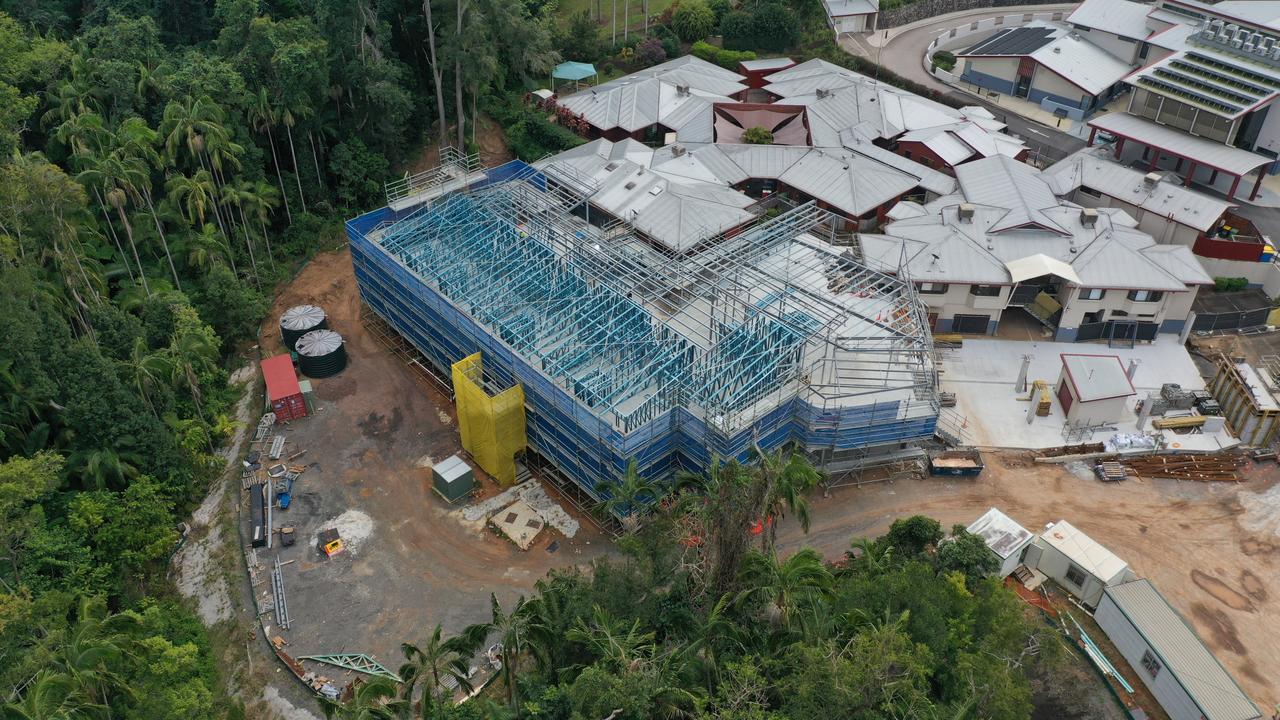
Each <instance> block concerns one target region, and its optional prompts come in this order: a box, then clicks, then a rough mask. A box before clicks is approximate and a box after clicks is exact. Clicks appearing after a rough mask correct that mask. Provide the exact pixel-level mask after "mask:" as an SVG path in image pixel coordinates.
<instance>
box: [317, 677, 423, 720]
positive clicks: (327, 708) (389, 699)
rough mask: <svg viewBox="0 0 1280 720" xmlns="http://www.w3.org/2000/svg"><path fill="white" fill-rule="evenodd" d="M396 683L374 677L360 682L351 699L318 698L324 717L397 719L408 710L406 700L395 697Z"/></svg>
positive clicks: (364, 719)
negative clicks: (343, 700) (337, 700)
mask: <svg viewBox="0 0 1280 720" xmlns="http://www.w3.org/2000/svg"><path fill="white" fill-rule="evenodd" d="M397 694H398V687H397V683H396V682H395V681H394V680H391V679H388V678H385V677H375V678H373V679H371V680H368V681H366V682H362V683H360V684H359V685H358V686H357V687H356V689H355V693H354V694H353V695H352V697H351V699H350V700H348V701H347V702H346V703H339V702H336V701H333V700H329V699H328V698H322V699H321V700H320V707H321V708H323V709H324V716H325V717H326V718H335V717H336V718H343V720H397V718H400V717H403V715H404V713H405V712H407V711H408V709H409V708H408V702H407V701H405V700H398V699H396V695H397Z"/></svg>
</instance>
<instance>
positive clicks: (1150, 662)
mask: <svg viewBox="0 0 1280 720" xmlns="http://www.w3.org/2000/svg"><path fill="white" fill-rule="evenodd" d="M1142 667H1144V668H1146V669H1147V673H1148V674H1149V675H1151V677H1152V678H1154V677H1155V676H1157V675H1159V674H1160V669H1161V668H1163V667H1164V666H1163V665H1161V664H1160V660H1159V659H1158V658H1156V656H1155V655H1154V654H1152V652H1151V651H1150V650H1146V651H1144V652H1143V653H1142Z"/></svg>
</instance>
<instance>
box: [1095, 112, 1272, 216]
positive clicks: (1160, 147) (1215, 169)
mask: <svg viewBox="0 0 1280 720" xmlns="http://www.w3.org/2000/svg"><path fill="white" fill-rule="evenodd" d="M1099 130H1101V131H1102V132H1105V133H1107V134H1109V135H1113V136H1115V138H1116V146H1115V155H1116V158H1117V159H1119V158H1120V154H1121V153H1122V152H1124V146H1125V142H1127V141H1133V142H1135V143H1138V144H1140V145H1142V146H1144V147H1145V148H1146V150H1149V151H1150V152H1146V151H1144V157H1146V156H1147V155H1150V160H1149V161H1148V165H1147V169H1148V170H1149V171H1152V170H1155V169H1156V164H1157V163H1158V162H1159V161H1160V157H1161V155H1167V156H1169V157H1172V158H1174V159H1176V160H1177V165H1176V166H1175V167H1174V171H1175V172H1177V173H1179V174H1181V175H1182V176H1183V185H1190V184H1191V183H1192V181H1193V180H1194V179H1195V174H1196V171H1197V170H1199V169H1200V168H1202V167H1204V168H1208V169H1209V171H1210V175H1209V181H1208V182H1209V183H1210V184H1212V183H1214V182H1216V181H1217V179H1218V173H1223V174H1226V175H1228V176H1230V177H1232V178H1234V179H1233V181H1232V183H1231V189H1230V190H1229V191H1228V192H1227V199H1228V200H1233V199H1235V196H1236V190H1237V189H1238V188H1239V186H1240V178H1242V177H1244V176H1245V175H1248V174H1249V173H1251V172H1254V171H1257V176H1256V178H1255V179H1254V183H1253V190H1252V191H1251V192H1250V194H1249V199H1250V200H1256V199H1257V197H1258V191H1259V189H1260V188H1261V187H1262V179H1263V178H1264V177H1265V176H1266V167H1267V166H1268V165H1270V164H1271V163H1272V162H1273V160H1272V159H1271V158H1269V157H1265V156H1263V155H1258V154H1255V153H1251V152H1249V151H1248V150H1241V149H1240V148H1236V147H1232V146H1230V145H1224V144H1222V143H1219V142H1215V141H1213V140H1209V139H1207V138H1202V137H1197V136H1195V135H1190V134H1188V133H1184V132H1182V131H1180V130H1177V129H1175V128H1171V127H1169V126H1167V125H1160V124H1158V123H1155V122H1152V121H1151V120H1147V119H1146V118H1141V117H1138V116H1137V115H1130V114H1128V113H1119V112H1112V113H1107V114H1106V115H1100V116H1098V117H1096V118H1093V119H1092V120H1090V121H1089V144H1090V145H1092V144H1093V141H1094V139H1095V138H1096V137H1097V134H1098V131H1099ZM1184 162H1185V163H1187V166H1186V170H1185V172H1184V170H1183V163H1184Z"/></svg>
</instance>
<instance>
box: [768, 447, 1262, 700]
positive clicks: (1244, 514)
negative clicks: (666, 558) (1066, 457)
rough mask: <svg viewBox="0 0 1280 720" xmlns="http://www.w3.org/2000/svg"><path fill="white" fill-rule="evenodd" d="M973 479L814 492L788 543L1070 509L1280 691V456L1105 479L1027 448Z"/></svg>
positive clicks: (1239, 674)
mask: <svg viewBox="0 0 1280 720" xmlns="http://www.w3.org/2000/svg"><path fill="white" fill-rule="evenodd" d="M986 458H987V469H986V470H985V471H984V472H983V474H982V475H981V476H979V477H978V478H975V479H973V480H971V481H964V480H960V479H955V480H942V479H924V480H911V479H908V480H897V481H895V482H893V483H880V484H875V485H865V486H862V487H860V488H844V489H837V490H834V491H832V493H831V496H830V497H828V498H822V497H818V496H815V497H813V498H812V499H811V506H812V507H811V513H812V526H811V529H810V532H809V534H808V536H807V537H806V536H804V535H802V534H801V533H800V532H799V529H798V528H796V527H795V526H794V525H792V524H787V525H784V526H783V528H781V529H780V531H779V536H780V538H779V539H780V541H781V542H785V544H786V546H789V547H800V546H802V545H806V544H807V545H812V546H814V547H816V548H818V549H819V550H821V551H823V552H824V553H825V554H826V555H827V556H828V557H829V558H830V557H835V556H837V555H839V554H841V553H843V552H844V551H845V550H846V549H848V547H849V541H850V538H853V537H874V536H876V535H879V534H881V533H883V532H884V531H886V530H887V529H888V528H889V525H890V523H892V522H893V520H894V519H896V518H899V517H902V516H906V515H912V514H917V513H920V514H924V515H929V516H932V517H934V518H937V519H938V520H939V521H941V522H942V524H943V527H944V528H950V526H951V525H953V524H955V523H963V524H966V525H967V524H968V523H970V522H972V521H973V520H975V519H976V518H977V517H978V516H980V515H981V514H982V513H983V512H985V511H986V510H987V508H989V507H992V506H996V507H999V508H1000V509H1001V510H1003V511H1004V512H1006V513H1008V514H1009V515H1010V516H1011V517H1012V518H1014V519H1015V520H1017V521H1018V522H1020V523H1021V524H1022V525H1023V526H1024V527H1026V528H1027V529H1029V530H1031V531H1033V532H1035V531H1037V530H1038V529H1039V528H1041V527H1043V526H1044V525H1045V524H1046V523H1050V522H1054V521H1057V520H1060V519H1065V520H1067V521H1069V522H1070V523H1071V524H1073V525H1075V526H1076V527H1078V528H1080V529H1081V530H1083V531H1084V532H1086V533H1088V534H1089V536H1090V537H1092V538H1093V539H1094V540H1097V541H1098V542H1100V543H1102V544H1103V545H1105V546H1106V547H1107V548H1109V549H1110V550H1111V551H1113V552H1114V553H1116V554H1117V555H1119V556H1120V557H1121V558H1123V559H1124V560H1126V561H1128V563H1129V565H1130V566H1131V567H1132V568H1133V570H1134V572H1136V573H1137V574H1138V575H1139V576H1140V577H1147V578H1150V579H1151V580H1152V582H1154V583H1155V585H1156V587H1157V588H1159V590H1160V592H1161V593H1163V594H1164V595H1165V597H1166V598H1168V599H1169V602H1170V603H1171V604H1172V605H1173V606H1174V608H1176V609H1177V610H1178V612H1180V613H1181V614H1182V616H1183V617H1184V618H1186V619H1187V621H1189V622H1190V623H1191V625H1192V626H1193V627H1194V628H1195V630H1196V632H1197V633H1199V634H1200V637H1201V638H1203V639H1204V641H1205V642H1206V643H1207V644H1208V645H1209V647H1211V648H1212V649H1213V651H1214V653H1215V654H1216V655H1217V657H1218V659H1219V660H1220V661H1221V662H1222V664H1223V665H1224V666H1225V667H1226V668H1227V670H1228V671H1230V672H1231V673H1232V674H1233V675H1234V676H1235V677H1236V679H1237V680H1238V681H1239V682H1240V684H1241V686H1242V687H1243V688H1244V689H1245V692H1247V693H1248V694H1249V696H1250V697H1251V698H1252V699H1253V700H1254V701H1255V702H1256V703H1257V704H1258V705H1259V706H1260V707H1261V708H1264V709H1266V710H1270V709H1271V708H1272V707H1274V706H1275V704H1276V703H1277V702H1280V682H1278V681H1277V680H1276V677H1277V675H1276V668H1280V626H1277V624H1276V618H1277V617H1280V597H1277V595H1272V594H1271V593H1273V592H1275V593H1277V594H1278V595H1280V590H1277V588H1280V558H1278V557H1277V550H1280V467H1277V465H1276V464H1275V463H1274V462H1267V463H1265V464H1258V465H1254V466H1251V467H1250V468H1248V469H1247V471H1246V477H1247V481H1246V482H1243V483H1241V484H1239V485H1237V484H1234V483H1193V482H1177V481H1166V480H1159V481H1146V480H1129V481H1126V482H1123V483H1116V484H1104V483H1101V482H1098V481H1097V480H1095V479H1092V478H1086V477H1080V476H1077V475H1075V474H1073V473H1072V472H1070V471H1069V470H1068V469H1066V468H1064V467H1062V466H1059V465H1040V464H1036V463H1034V462H1031V461H1030V460H1029V459H1028V457H1027V456H1026V455H1024V454H1022V453H1000V454H995V453H988V454H986Z"/></svg>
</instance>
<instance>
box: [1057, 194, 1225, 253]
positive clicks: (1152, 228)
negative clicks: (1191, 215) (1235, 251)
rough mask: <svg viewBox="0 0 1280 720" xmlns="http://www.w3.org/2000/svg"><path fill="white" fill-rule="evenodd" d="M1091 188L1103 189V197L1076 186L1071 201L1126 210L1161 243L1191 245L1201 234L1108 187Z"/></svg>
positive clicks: (1140, 227)
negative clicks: (1114, 193) (1109, 189)
mask: <svg viewBox="0 0 1280 720" xmlns="http://www.w3.org/2000/svg"><path fill="white" fill-rule="evenodd" d="M1091 189H1092V190H1099V191H1102V192H1103V195H1102V197H1094V196H1093V195H1090V194H1088V193H1084V192H1081V191H1080V189H1079V188H1076V190H1075V192H1073V193H1071V202H1073V203H1076V204H1077V205H1081V206H1083V207H1089V208H1098V207H1103V208H1119V209H1121V210H1124V211H1125V214H1127V215H1128V216H1129V217H1131V218H1133V219H1134V220H1137V221H1138V229H1139V230H1141V231H1142V232H1144V233H1146V234H1148V235H1150V236H1151V237H1152V238H1154V239H1155V241H1156V242H1158V243H1160V244H1161V245H1185V246H1187V247H1191V246H1192V245H1195V242H1196V238H1197V237H1199V236H1200V231H1199V230H1197V229H1195V228H1193V227H1191V226H1190V225H1183V224H1182V223H1180V222H1176V221H1174V220H1171V219H1169V218H1167V217H1165V216H1163V215H1160V214H1159V213H1153V212H1147V211H1146V210H1143V209H1142V208H1140V207H1138V206H1137V205H1134V204H1132V203H1128V202H1125V201H1124V200H1123V199H1121V198H1117V197H1114V196H1111V195H1107V194H1106V192H1105V190H1106V188H1091Z"/></svg>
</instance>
